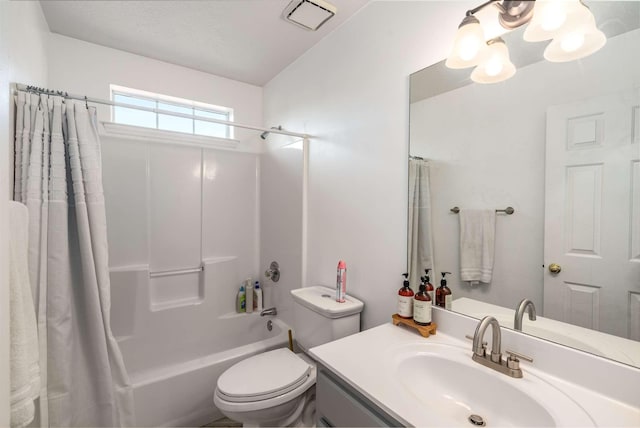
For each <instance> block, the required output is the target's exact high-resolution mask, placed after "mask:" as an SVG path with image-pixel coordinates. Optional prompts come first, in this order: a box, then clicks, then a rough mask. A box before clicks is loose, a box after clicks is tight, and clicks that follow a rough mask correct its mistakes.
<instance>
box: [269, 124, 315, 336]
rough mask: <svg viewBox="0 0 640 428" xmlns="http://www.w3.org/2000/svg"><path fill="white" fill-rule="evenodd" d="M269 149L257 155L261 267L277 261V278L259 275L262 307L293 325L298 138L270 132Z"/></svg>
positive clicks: (298, 244)
mask: <svg viewBox="0 0 640 428" xmlns="http://www.w3.org/2000/svg"><path fill="white" fill-rule="evenodd" d="M267 143H268V146H269V148H268V151H267V152H266V153H264V154H263V155H262V156H261V157H260V268H261V270H262V271H264V270H266V269H268V268H269V265H270V264H271V262H272V261H276V262H278V264H279V265H280V271H281V275H280V280H279V281H278V282H277V283H275V282H273V281H271V280H269V279H267V278H264V277H262V278H261V284H263V289H264V293H265V305H266V306H265V307H271V306H275V307H276V308H277V309H278V316H279V317H281V318H282V319H283V320H284V321H285V322H286V323H288V324H289V325H292V322H293V315H292V304H293V301H292V300H291V298H290V291H291V290H293V289H296V288H300V287H301V286H302V269H303V262H304V253H303V251H304V250H303V241H302V234H303V227H304V226H303V220H302V218H303V182H304V179H303V175H304V173H305V172H304V165H303V164H304V152H303V143H302V141H301V140H296V139H295V138H292V137H286V136H277V135H275V134H271V135H269V137H268V142H267Z"/></svg>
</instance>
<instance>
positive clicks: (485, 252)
mask: <svg viewBox="0 0 640 428" xmlns="http://www.w3.org/2000/svg"><path fill="white" fill-rule="evenodd" d="M459 215H460V279H461V280H462V281H469V282H470V285H471V286H475V285H477V284H478V283H479V282H485V283H488V282H491V276H492V274H493V258H494V247H495V236H496V212H495V210H462V209H461V210H460V214H459Z"/></svg>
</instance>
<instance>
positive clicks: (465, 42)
mask: <svg viewBox="0 0 640 428" xmlns="http://www.w3.org/2000/svg"><path fill="white" fill-rule="evenodd" d="M485 46H486V44H485V39H484V31H483V30H482V26H481V25H480V21H478V19H477V18H476V17H475V16H472V15H469V16H466V17H465V18H464V19H463V20H462V23H461V24H460V26H459V27H458V32H457V33H456V38H455V41H454V42H453V49H452V51H451V54H449V57H448V58H447V61H446V62H445V65H446V66H447V67H449V68H468V67H473V66H474V65H477V64H478V63H480V61H481V60H482V57H483V53H484V50H485Z"/></svg>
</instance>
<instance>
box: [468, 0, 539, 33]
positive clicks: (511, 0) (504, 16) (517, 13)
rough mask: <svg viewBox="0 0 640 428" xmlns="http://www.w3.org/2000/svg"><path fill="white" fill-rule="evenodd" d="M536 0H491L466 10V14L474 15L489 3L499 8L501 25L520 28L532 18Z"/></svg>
mask: <svg viewBox="0 0 640 428" xmlns="http://www.w3.org/2000/svg"><path fill="white" fill-rule="evenodd" d="M534 3H535V1H526V0H525V1H522V0H489V1H487V2H484V3H482V4H481V5H480V6H477V7H475V8H473V9H469V10H467V12H466V16H473V15H475V14H476V13H477V12H479V11H481V10H482V9H484V8H485V7H487V6H489V5H494V6H495V7H496V8H497V9H498V13H499V17H500V25H502V26H503V27H504V28H506V29H508V30H513V29H514V28H518V27H520V26H522V25H524V24H526V23H527V22H529V21H530V20H531V17H532V16H533V6H534Z"/></svg>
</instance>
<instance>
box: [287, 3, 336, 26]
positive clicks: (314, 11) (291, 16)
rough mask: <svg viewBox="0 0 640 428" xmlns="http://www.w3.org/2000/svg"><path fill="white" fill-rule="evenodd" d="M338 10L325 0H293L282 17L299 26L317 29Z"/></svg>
mask: <svg viewBox="0 0 640 428" xmlns="http://www.w3.org/2000/svg"><path fill="white" fill-rule="evenodd" d="M337 11H338V9H337V8H336V7H335V6H334V5H332V4H329V3H327V2H326V1H323V0H292V1H291V3H289V4H288V5H287V7H285V8H284V10H283V11H282V17H283V18H284V19H286V20H287V21H289V22H291V23H293V24H295V25H297V26H298V27H302V28H304V29H306V30H311V31H316V30H317V29H318V28H320V27H321V26H322V24H324V23H325V22H327V21H328V20H329V19H331V18H332V17H333V15H335V14H336V12H337Z"/></svg>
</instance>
